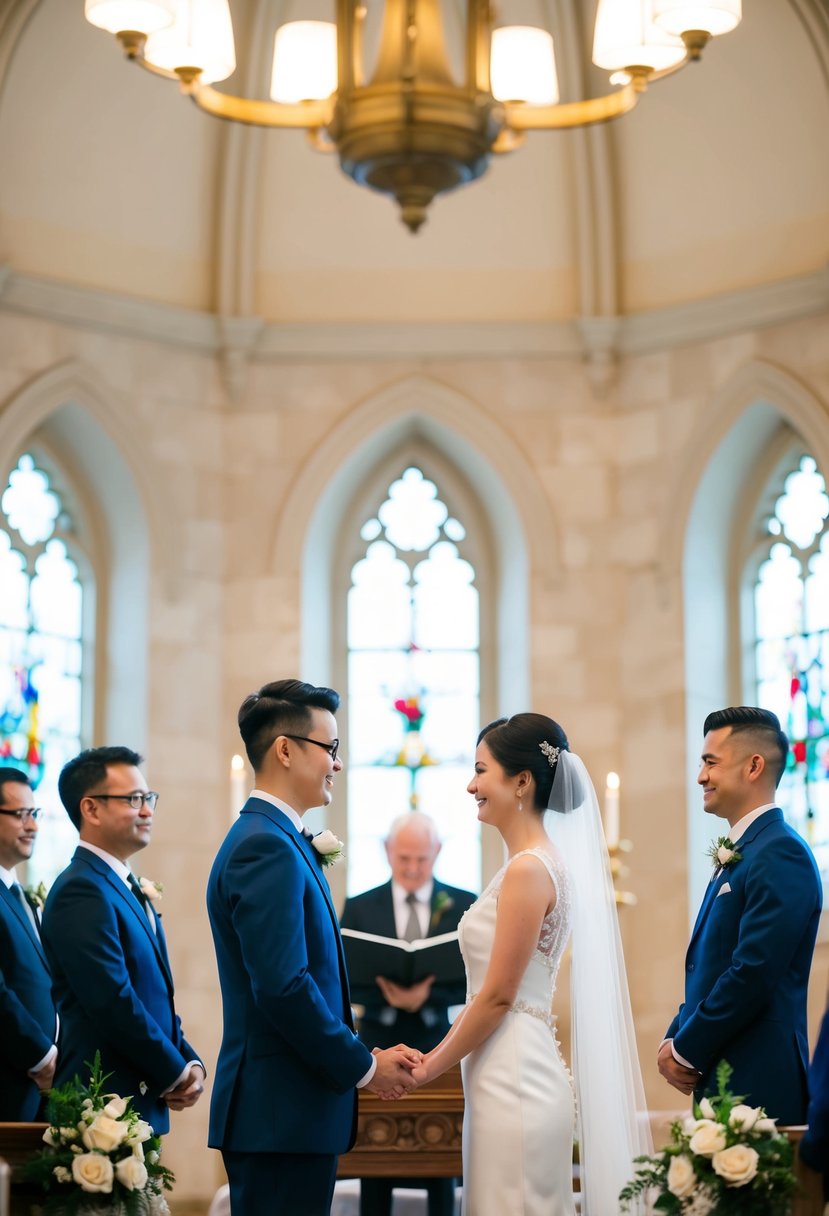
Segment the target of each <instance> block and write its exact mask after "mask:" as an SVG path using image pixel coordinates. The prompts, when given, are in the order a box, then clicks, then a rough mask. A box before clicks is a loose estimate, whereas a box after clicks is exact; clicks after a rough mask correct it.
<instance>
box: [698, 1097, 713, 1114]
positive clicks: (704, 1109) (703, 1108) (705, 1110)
mask: <svg viewBox="0 0 829 1216" xmlns="http://www.w3.org/2000/svg"><path fill="white" fill-rule="evenodd" d="M699 1109H700V1114H701V1115H702V1117H703V1119H713V1118H714V1117H715V1115H714V1107H713V1106H712V1105H711V1103H710V1102H709V1101H708V1099H707V1098H703V1099H702V1101H701V1102H700V1104H699Z"/></svg>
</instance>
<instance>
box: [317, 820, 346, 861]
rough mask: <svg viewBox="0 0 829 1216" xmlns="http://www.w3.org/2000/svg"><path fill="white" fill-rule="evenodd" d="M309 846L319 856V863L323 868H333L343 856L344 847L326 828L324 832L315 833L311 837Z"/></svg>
mask: <svg viewBox="0 0 829 1216" xmlns="http://www.w3.org/2000/svg"><path fill="white" fill-rule="evenodd" d="M311 844H312V845H313V847H314V848H315V849H316V851H317V853H318V854H319V859H320V862H321V863H322V865H324V866H335V865H336V864H337V862H338V861H342V859H343V857H344V856H345V845H344V844H343V842H342V841H341V840H339V839H338V838H337V837H336V836H335V835H334V833H333V832H332V831H330V830H329V829H328V828H326V829H325V831H324V832H317V834H316V836H312V837H311Z"/></svg>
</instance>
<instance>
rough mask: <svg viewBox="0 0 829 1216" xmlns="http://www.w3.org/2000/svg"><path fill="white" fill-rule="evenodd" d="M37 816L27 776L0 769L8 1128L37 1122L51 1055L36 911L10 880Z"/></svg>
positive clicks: (1, 999) (0, 1052)
mask: <svg viewBox="0 0 829 1216" xmlns="http://www.w3.org/2000/svg"><path fill="white" fill-rule="evenodd" d="M38 814H39V810H38V808H37V807H36V806H35V805H34V796H33V794H32V787H31V784H30V782H29V778H28V777H27V776H26V774H25V773H22V772H20V770H19V769H16V768H5V767H4V768H0V1121H7V1122H11V1123H31V1122H33V1121H34V1120H36V1119H37V1118H38V1115H39V1113H40V1105H41V1091H45V1090H48V1089H49V1088H50V1087H51V1084H52V1078H53V1077H54V1074H55V1064H56V1061H57V1054H58V1049H57V1045H56V1044H57V1030H58V1028H57V1018H56V1015H55V1004H54V1001H53V1000H52V977H51V975H50V974H49V967H48V964H47V962H46V954H45V951H44V949H43V943H42V942H41V940H40V923H39V919H38V916H39V913H38V908H37V906H36V905H35V904H34V903H33V902H32V901H31V900H30V899H29V897H28V896H27V895H26V893H25V892H24V891H23V888H22V887H21V886H20V884H19V883H18V881H17V875H16V873H15V866H17V865H18V864H19V863H20V862H21V861H28V860H29V858H30V857H31V855H32V851H33V849H34V845H35V839H36V838H37V817H38Z"/></svg>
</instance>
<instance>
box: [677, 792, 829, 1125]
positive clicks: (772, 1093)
mask: <svg viewBox="0 0 829 1216" xmlns="http://www.w3.org/2000/svg"><path fill="white" fill-rule="evenodd" d="M736 848H737V851H738V852H739V853H740V854H741V860H740V861H737V862H734V863H733V864H731V865H730V866H728V867H727V868H726V869H724V870H723V871H722V872H721V873H720V874H719V875H718V877H717V878H716V879H714V881H712V882H711V883H710V884H709V887H708V890H707V891H706V894H705V898H704V899H703V901H702V906H701V908H700V911H699V915H698V916H697V921H696V924H695V926H694V931H693V934H692V936H691V942H690V945H689V946H688V953H687V956H686V959H685V1003H684V1004H683V1005H681V1006H680V1008H679V1012H678V1013H677V1016H676V1017H675V1018H674V1020H673V1022H672V1023H671V1025H670V1026H669V1028H668V1030H667V1032H666V1036H665V1037H666V1038H672V1039H673V1040H674V1047H675V1048H676V1051H677V1052H678V1053H679V1055H681V1056H682V1057H683V1058H684V1059H686V1060H688V1061H689V1063H691V1064H693V1065H694V1067H695V1068H697V1069H699V1071H700V1072H701V1073H702V1074H703V1077H702V1082H701V1084H700V1087H699V1089H698V1090H697V1093H696V1096H697V1098H698V1099H699V1098H700V1097H701V1096H702V1095H703V1094H706V1093H708V1094H710V1093H712V1092H716V1076H715V1072H716V1067H717V1064H718V1063H719V1062H720V1060H723V1059H725V1060H727V1061H728V1063H729V1064H730V1065H731V1066H732V1068H733V1069H734V1073H733V1075H732V1078H731V1083H730V1085H731V1089H732V1091H733V1092H734V1093H737V1094H742V1095H745V1098H746V1101H747V1102H749V1103H750V1104H751V1105H752V1106H763V1107H765V1109H766V1112H767V1113H768V1115H769V1117H770V1118H773V1119H778V1120H779V1122H780V1123H781V1124H790V1123H795V1124H796V1123H803V1122H804V1121H805V1118H806V1103H807V1092H808V1091H807V1081H806V1076H807V1070H808V1062H809V1045H808V1038H807V1028H806V991H807V987H808V983H809V969H810V967H811V963H812V953H813V951H814V945H815V937H816V935H817V928H818V920H819V918H820V909H821V899H822V894H821V884H820V877H819V874H818V869H817V865H816V864H815V859H814V857H813V856H812V853H811V850H810V849H809V847H808V846H807V845H806V844H805V843H804V841H803V840H802V839H801V838H800V836H798V834H797V833H796V832H795V831H793V829H792V828H790V827H789V826H788V825H787V824H786V823H785V822H784V820H783V812H782V811H781V810H779V808H777V807H775V808H773V809H772V810H769V811H766V812H764V813H763V814H762V815H760V816H759V817H758V818H757V819H755V820H754V822H753V823H752V824H750V825H749V827H748V828H747V829H746V831H745V832H744V834H743V835H742V836H741V837H740V839H739V840H738V841H737V844H736Z"/></svg>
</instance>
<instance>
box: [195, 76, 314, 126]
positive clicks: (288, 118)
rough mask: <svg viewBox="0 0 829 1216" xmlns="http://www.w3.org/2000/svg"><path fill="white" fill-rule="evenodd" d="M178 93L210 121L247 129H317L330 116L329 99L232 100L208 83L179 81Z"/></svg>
mask: <svg viewBox="0 0 829 1216" xmlns="http://www.w3.org/2000/svg"><path fill="white" fill-rule="evenodd" d="M181 91H182V92H183V93H186V94H187V95H188V96H189V97H190V98H192V100H193V101H194V102H195V103H196V105H197V106H198V107H199V109H200V110H204V111H205V113H207V114H212V115H213V116H214V118H225V119H228V120H230V121H231V122H243V123H247V125H248V126H251V127H299V128H301V129H305V130H317V129H318V128H320V127H326V126H327V125H328V123H329V122H330V121H331V118H332V116H333V113H334V98H333V96H332V97H326V98H324V99H323V100H315V101H298V102H296V103H293V104H289V103H287V102H280V101H262V100H258V99H257V98H254V97H234V96H233V95H232V94H231V93H220V92H219V90H218V89H214V88H213V87H212V86H211V85H209V84H199V82H198V80H194V81H190V82H188V81H185V80H183V81H182V83H181Z"/></svg>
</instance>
